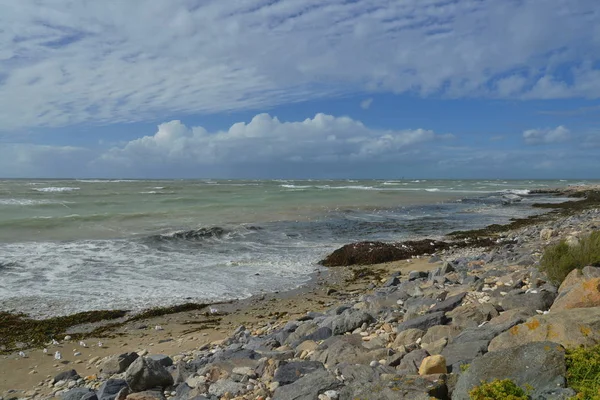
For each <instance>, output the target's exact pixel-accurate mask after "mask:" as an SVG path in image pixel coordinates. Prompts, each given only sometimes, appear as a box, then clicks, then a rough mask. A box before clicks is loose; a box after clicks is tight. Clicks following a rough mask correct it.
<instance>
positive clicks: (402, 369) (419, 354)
mask: <svg viewBox="0 0 600 400" xmlns="http://www.w3.org/2000/svg"><path fill="white" fill-rule="evenodd" d="M427 356H429V353H428V352H427V350H425V349H418V350H413V351H411V352H410V353H408V354H407V355H405V356H404V357H403V358H402V361H401V362H400V365H398V367H397V368H396V369H397V370H398V372H399V373H402V374H404V375H417V374H418V373H419V367H420V366H421V362H422V361H423V359H424V358H425V357H427Z"/></svg>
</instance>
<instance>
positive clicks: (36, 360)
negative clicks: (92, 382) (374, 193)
mask: <svg viewBox="0 0 600 400" xmlns="http://www.w3.org/2000/svg"><path fill="white" fill-rule="evenodd" d="M439 266H440V264H439V263H429V262H428V261H427V260H426V259H415V260H411V261H398V262H391V263H385V264H377V265H372V266H366V268H368V269H370V270H372V271H380V272H381V275H382V276H385V277H387V276H388V275H390V274H392V273H393V272H398V271H400V272H402V273H403V274H406V273H408V272H409V271H429V270H431V269H434V268H437V267H439ZM364 268H365V266H357V267H350V268H343V269H342V268H334V269H331V270H330V271H329V273H323V274H320V275H319V276H316V277H315V278H314V279H313V281H312V282H311V283H309V284H307V285H305V286H303V287H301V288H299V289H296V290H293V291H289V292H282V293H273V294H268V295H264V296H255V297H252V298H249V299H245V300H238V301H233V302H231V303H224V304H219V305H214V306H213V307H214V308H216V309H217V310H218V315H210V314H209V315H208V316H207V315H205V311H198V312H183V313H177V314H170V315H164V316H161V317H156V318H151V319H148V320H143V321H137V322H135V323H131V324H127V325H124V326H122V327H120V328H118V329H116V330H115V331H114V332H112V333H113V334H114V335H115V337H112V338H109V337H103V338H89V339H86V340H85V343H86V344H87V345H88V347H87V348H82V347H81V346H80V345H79V341H75V340H73V341H64V340H61V341H60V344H59V345H56V346H54V345H49V346H48V347H47V349H48V353H47V354H44V353H43V351H42V349H31V350H25V353H26V355H27V356H26V358H22V357H20V356H19V355H18V354H16V353H13V354H10V355H4V356H1V357H0V372H1V373H0V395H1V396H2V397H4V398H5V399H8V398H12V397H24V396H32V395H40V396H48V394H49V393H51V392H52V389H51V388H49V387H47V385H43V384H42V385H40V383H41V382H42V381H44V380H46V379H48V378H52V377H54V376H55V375H57V374H58V373H60V372H62V371H67V370H70V369H76V370H77V371H78V372H79V373H80V374H81V375H82V376H83V374H85V376H86V377H89V378H90V379H91V378H93V377H94V376H95V375H96V374H97V373H98V372H99V371H98V368H97V362H98V361H99V360H101V359H102V358H104V357H107V356H110V355H113V354H117V353H126V352H140V353H141V352H147V353H148V354H168V355H172V354H179V353H184V352H187V351H191V350H194V349H197V348H201V347H203V346H204V345H207V344H210V343H218V342H219V341H220V340H222V339H224V338H226V337H228V336H230V335H231V334H232V332H233V331H234V330H235V329H236V328H237V327H239V326H240V325H244V326H246V327H247V328H248V329H251V330H253V331H254V332H256V331H257V330H259V329H260V328H262V327H264V326H266V325H275V324H278V325H283V324H285V322H287V321H288V320H292V319H295V318H298V317H301V316H303V315H305V314H306V313H307V312H308V311H322V310H325V309H327V308H331V307H333V306H336V305H339V304H342V303H343V302H345V301H348V300H349V299H351V298H355V297H358V296H359V295H361V294H364V293H368V292H369V291H370V290H371V289H369V288H370V287H372V286H373V285H375V284H377V285H380V284H381V283H382V282H378V281H375V280H373V279H372V278H371V277H367V278H362V279H360V278H359V279H357V280H353V281H352V282H351V283H348V282H347V281H346V280H348V279H350V278H351V277H352V275H353V274H352V272H353V271H355V270H359V269H364ZM328 289H335V290H337V292H336V293H333V294H331V295H327V294H326V292H327V290H328ZM156 326H160V327H161V328H162V329H161V330H156V329H155V328H156ZM98 342H102V345H103V346H102V348H100V347H98ZM56 351H60V353H61V354H62V356H63V359H62V360H60V361H57V360H55V359H54V353H55V352H56ZM75 352H80V353H81V355H79V356H74V355H73V354H74V353H75ZM90 360H92V362H91V363H90Z"/></svg>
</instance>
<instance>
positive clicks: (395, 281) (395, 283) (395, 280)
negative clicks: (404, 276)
mask: <svg viewBox="0 0 600 400" xmlns="http://www.w3.org/2000/svg"><path fill="white" fill-rule="evenodd" d="M399 284H400V278H398V277H397V276H392V277H391V278H389V279H388V280H387V281H385V283H384V284H383V287H392V286H398V285H399Z"/></svg>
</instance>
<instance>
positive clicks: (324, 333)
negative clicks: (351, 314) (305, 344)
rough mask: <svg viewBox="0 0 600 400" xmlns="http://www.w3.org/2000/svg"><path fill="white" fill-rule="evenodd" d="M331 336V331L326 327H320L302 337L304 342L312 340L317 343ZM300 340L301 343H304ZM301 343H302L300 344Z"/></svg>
mask: <svg viewBox="0 0 600 400" xmlns="http://www.w3.org/2000/svg"><path fill="white" fill-rule="evenodd" d="M332 335H333V332H332V331H331V329H329V328H328V327H326V326H322V327H320V328H319V329H317V330H316V331H314V332H313V333H311V334H309V335H306V336H305V337H304V340H314V341H315V342H318V341H319V340H325V339H327V338H330V337H331V336H332ZM304 340H302V341H304ZM300 343H302V342H300Z"/></svg>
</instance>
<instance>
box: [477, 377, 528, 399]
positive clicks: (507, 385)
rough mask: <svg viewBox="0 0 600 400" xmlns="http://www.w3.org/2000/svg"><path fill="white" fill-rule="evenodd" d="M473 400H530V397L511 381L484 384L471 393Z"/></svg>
mask: <svg viewBox="0 0 600 400" xmlns="http://www.w3.org/2000/svg"><path fill="white" fill-rule="evenodd" d="M469 398H470V399H471V400H528V399H529V396H528V395H527V393H525V391H524V390H523V389H522V388H520V387H519V386H517V384H516V383H514V382H513V381H511V380H510V379H502V380H499V379H495V380H493V381H491V382H482V383H481V385H479V386H475V387H474V388H473V389H472V390H471V391H470V392H469Z"/></svg>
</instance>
